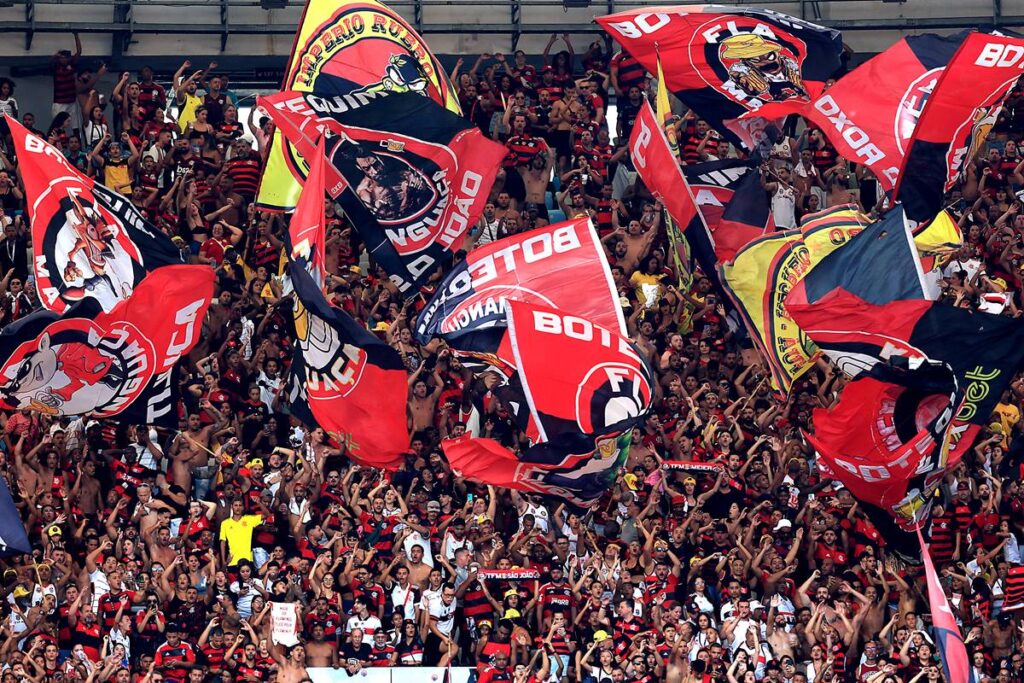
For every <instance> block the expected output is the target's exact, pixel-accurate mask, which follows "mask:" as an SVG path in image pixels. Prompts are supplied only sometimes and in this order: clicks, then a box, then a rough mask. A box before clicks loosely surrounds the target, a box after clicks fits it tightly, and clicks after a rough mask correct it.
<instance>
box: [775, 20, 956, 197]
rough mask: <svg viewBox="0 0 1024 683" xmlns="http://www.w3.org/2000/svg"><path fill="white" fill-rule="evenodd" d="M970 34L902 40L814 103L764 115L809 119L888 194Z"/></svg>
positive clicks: (783, 105)
mask: <svg viewBox="0 0 1024 683" xmlns="http://www.w3.org/2000/svg"><path fill="white" fill-rule="evenodd" d="M967 35H968V33H967V32H966V31H962V32H960V33H957V34H955V35H952V36H937V35H934V34H931V33H928V34H924V35H920V36H910V37H908V38H903V39H902V40H900V41H899V42H898V43H896V44H895V45H893V46H892V47H890V48H889V49H888V50H886V51H885V52H882V53H881V54H878V55H876V56H875V57H873V58H872V59H870V60H868V61H867V62H865V63H864V64H861V65H860V66H858V67H857V68H856V69H854V70H853V71H851V72H850V73H848V74H846V75H845V76H843V77H842V78H841V79H839V81H838V82H836V83H835V85H833V86H832V87H830V88H829V89H828V90H826V91H825V92H824V93H822V95H821V96H820V97H818V98H817V99H816V100H814V101H813V102H809V103H801V102H795V103H794V102H789V103H781V104H767V105H765V106H764V107H763V111H762V112H761V115H764V116H767V117H769V118H774V117H782V116H786V115H787V114H800V115H801V116H803V117H805V118H806V119H807V120H808V121H810V122H812V123H813V124H815V125H816V126H818V127H819V128H821V130H822V131H823V132H824V133H825V135H826V136H827V137H828V139H829V142H831V143H832V145H833V146H834V147H835V148H836V150H837V151H838V152H839V154H840V155H841V156H842V157H843V158H845V159H849V160H850V161H854V162H856V163H858V164H863V165H864V166H867V167H868V168H870V169H871V171H872V172H873V173H874V174H875V177H876V178H878V182H879V184H880V185H881V186H882V189H883V190H885V191H886V192H888V191H889V190H892V189H893V188H894V187H895V186H896V180H897V178H898V177H899V172H900V168H901V167H902V166H903V157H904V155H905V154H906V152H907V149H908V148H909V147H910V140H911V138H912V137H913V135H914V129H915V128H916V127H917V122H918V119H919V118H920V116H921V111H922V110H923V109H924V106H925V104H926V103H927V102H928V99H929V97H931V94H932V92H933V91H934V90H935V86H936V84H937V83H938V80H939V76H941V75H942V72H943V70H945V68H946V64H948V63H949V60H950V59H952V58H953V54H954V53H955V52H956V50H957V48H959V47H960V45H961V44H962V43H963V42H964V39H965V38H966V37H967Z"/></svg>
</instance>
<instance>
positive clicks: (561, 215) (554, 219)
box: [548, 209, 565, 223]
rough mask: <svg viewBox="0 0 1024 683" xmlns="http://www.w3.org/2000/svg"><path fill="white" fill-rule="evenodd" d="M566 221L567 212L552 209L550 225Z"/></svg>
mask: <svg viewBox="0 0 1024 683" xmlns="http://www.w3.org/2000/svg"><path fill="white" fill-rule="evenodd" d="M564 220H565V211H562V210H561V209H551V210H550V211H548V223H561V222H562V221H564Z"/></svg>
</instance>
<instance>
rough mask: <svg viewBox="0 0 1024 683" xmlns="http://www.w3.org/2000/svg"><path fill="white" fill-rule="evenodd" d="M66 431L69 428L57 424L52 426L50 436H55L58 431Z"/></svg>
mask: <svg viewBox="0 0 1024 683" xmlns="http://www.w3.org/2000/svg"><path fill="white" fill-rule="evenodd" d="M66 431H67V430H66V429H64V428H63V427H61V426H60V424H55V425H53V426H52V427H50V436H53V435H54V434H56V433H57V432H66Z"/></svg>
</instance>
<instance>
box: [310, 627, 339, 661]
mask: <svg viewBox="0 0 1024 683" xmlns="http://www.w3.org/2000/svg"><path fill="white" fill-rule="evenodd" d="M312 636H313V637H312V640H310V641H308V642H307V643H306V666H307V667H322V666H330V667H334V668H335V669H337V668H338V648H337V646H336V645H335V644H334V643H328V642H327V641H326V640H324V626H323V624H314V625H313V629H312Z"/></svg>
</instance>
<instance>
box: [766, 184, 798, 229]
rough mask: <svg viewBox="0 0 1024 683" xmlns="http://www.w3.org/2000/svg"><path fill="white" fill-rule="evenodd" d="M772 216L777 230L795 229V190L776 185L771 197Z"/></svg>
mask: <svg viewBox="0 0 1024 683" xmlns="http://www.w3.org/2000/svg"><path fill="white" fill-rule="evenodd" d="M772 214H774V216H775V225H776V226H777V227H779V228H784V229H786V230H792V229H793V228H795V227H796V190H794V189H793V188H792V187H789V186H787V185H783V184H782V183H778V187H776V188H775V194H773V195H772Z"/></svg>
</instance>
